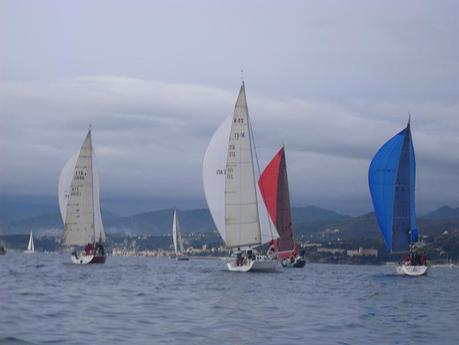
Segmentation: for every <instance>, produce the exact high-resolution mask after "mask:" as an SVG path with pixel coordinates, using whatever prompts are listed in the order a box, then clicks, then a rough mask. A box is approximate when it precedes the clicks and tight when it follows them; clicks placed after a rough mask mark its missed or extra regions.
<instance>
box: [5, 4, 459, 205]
mask: <svg viewBox="0 0 459 345" xmlns="http://www.w3.org/2000/svg"><path fill="white" fill-rule="evenodd" d="M458 12H459V3H458V2H457V1H442V2H441V4H438V3H436V2H432V1H427V0H426V1H423V0H421V1H418V0H416V1H415V0H409V1H403V2H400V1H371V2H369V1H363V0H361V1H353V2H351V3H347V2H343V1H338V0H336V1H335V0H330V1H320V2H306V1H289V2H288V4H286V3H285V2H282V1H262V0H256V1H250V2H247V1H243V0H235V1H231V2H219V1H213V0H198V1H192V2H190V1H184V0H172V1H148V0H137V1H130V2H126V1H90V0H81V1H66V2H60V1H53V0H43V1H40V2H29V1H22V0H14V1H12V0H11V1H10V0H6V1H2V2H1V3H0V26H1V27H0V28H1V30H0V121H1V122H0V135H1V137H0V159H1V162H2V163H1V165H0V179H1V181H0V188H1V193H3V194H17V193H22V194H55V192H56V184H57V182H56V181H57V179H58V175H59V172H60V169H61V167H62V165H63V164H64V162H65V160H66V159H67V158H68V157H69V156H70V154H71V153H72V152H74V151H76V150H77V149H78V147H79V145H80V144H81V141H82V140H83V137H84V134H85V131H86V129H87V126H88V124H89V123H92V124H93V128H94V142H95V145H96V152H97V155H98V162H99V166H100V175H101V178H102V196H103V198H105V200H111V202H112V204H113V205H115V204H116V202H115V201H116V200H121V199H122V198H124V199H125V200H127V199H129V200H141V201H139V207H142V208H143V209H148V208H149V207H148V204H149V201H148V200H150V202H151V204H153V202H154V203H155V205H156V206H157V207H159V206H160V205H164V206H174V205H175V204H177V205H178V206H187V207H193V206H195V205H196V206H203V204H204V202H203V192H202V185H201V162H202V157H203V154H204V151H205V148H206V145H207V143H208V141H209V139H210V137H211V135H212V133H213V131H214V130H215V128H216V127H217V126H218V124H219V123H220V121H222V119H223V118H224V117H225V116H227V115H230V114H231V112H232V109H233V106H234V101H235V98H236V94H237V88H238V78H239V70H240V69H241V68H244V70H245V72H244V73H245V77H246V81H247V92H248V102H249V109H250V113H251V115H252V120H253V124H254V131H255V137H256V141H257V143H256V144H257V147H258V150H259V157H260V161H261V162H260V165H261V166H263V165H264V164H265V163H266V162H267V161H268V160H269V158H270V157H271V156H272V154H273V153H274V152H275V150H276V149H277V148H278V147H279V146H280V145H281V144H282V143H283V142H284V143H285V144H286V146H287V159H288V163H289V167H288V168H289V173H290V179H289V181H290V184H291V195H292V198H293V200H294V203H296V204H317V205H319V206H325V207H332V208H334V209H336V210H338V211H343V212H353V213H355V212H362V211H366V210H369V209H370V207H371V206H370V203H369V197H368V188H367V176H366V174H367V168H368V164H369V161H370V159H371V157H372V156H373V154H374V153H375V152H376V150H377V149H378V148H379V147H380V146H381V145H382V144H383V143H384V142H385V141H386V140H387V139H388V138H389V137H391V136H392V135H394V134H395V133H397V132H398V131H399V130H400V129H402V128H403V127H404V126H405V123H406V121H407V114H408V112H411V113H412V115H413V135H414V140H415V148H416V153H417V163H418V184H417V191H418V208H419V210H420V211H421V212H422V211H425V210H429V209H430V208H433V207H436V206H440V205H441V204H445V203H447V204H451V205H456V206H457V205H458V203H459V198H458V195H459V178H458V177H457V176H458V174H457V171H458V169H459V153H458V150H457V148H458V147H459V141H458V136H457V133H458V130H459V119H458V112H459V103H458V101H457V95H458V94H459V64H458V61H459V46H458V45H457V33H458V32H459V22H458V21H457V13H458ZM136 198H137V199H136ZM184 200H187V201H186V202H185V201H184ZM130 204H131V205H132V204H135V202H134V201H132V202H130Z"/></svg>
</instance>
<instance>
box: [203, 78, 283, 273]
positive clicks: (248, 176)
mask: <svg viewBox="0 0 459 345" xmlns="http://www.w3.org/2000/svg"><path fill="white" fill-rule="evenodd" d="M255 164H257V166H258V163H257V158H256V150H255V145H254V142H253V133H252V127H251V124H250V118H249V113H248V108H247V101H246V94H245V86H244V83H242V85H241V89H240V91H239V96H238V98H237V101H236V105H235V108H234V113H233V115H232V116H229V117H228V118H227V119H226V120H225V121H224V122H223V123H222V124H221V125H220V127H219V128H218V129H217V131H216V132H215V133H214V135H213V137H212V139H211V140H210V143H209V146H208V147H207V151H206V154H205V156H204V162H203V184H204V191H205V195H206V200H207V204H208V206H209V210H210V212H211V214H212V218H213V220H214V223H215V225H216V226H217V229H218V231H219V233H220V236H221V237H222V239H223V241H224V242H225V244H226V246H227V247H228V248H231V249H232V250H233V256H232V258H231V259H230V261H229V262H228V263H227V267H228V270H230V271H237V272H248V271H273V270H275V269H276V266H277V264H278V263H277V260H275V258H274V257H268V256H267V255H262V254H261V253H260V252H258V251H257V248H259V247H260V246H262V245H263V244H266V243H268V242H270V241H272V240H273V239H276V238H278V237H279V234H278V233H277V231H276V229H275V226H274V224H273V223H272V222H271V220H270V217H269V215H268V213H267V210H266V206H265V205H264V203H263V202H262V201H261V193H260V190H259V188H258V185H257V183H256V181H257V177H256V171H255Z"/></svg>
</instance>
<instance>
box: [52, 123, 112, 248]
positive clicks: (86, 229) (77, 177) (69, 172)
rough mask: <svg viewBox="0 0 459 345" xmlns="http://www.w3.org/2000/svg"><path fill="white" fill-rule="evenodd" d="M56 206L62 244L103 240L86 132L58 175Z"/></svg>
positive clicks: (95, 184) (90, 151)
mask: <svg viewBox="0 0 459 345" xmlns="http://www.w3.org/2000/svg"><path fill="white" fill-rule="evenodd" d="M59 206H60V211H61V216H62V221H63V223H64V243H65V244H67V245H85V244H86V243H94V242H96V241H104V240H105V231H104V228H103V225H102V217H101V214H100V205H99V180H98V176H97V173H96V171H95V166H94V156H93V147H92V139H91V131H88V134H87V136H86V138H85V140H84V142H83V145H82V146H81V149H80V151H79V152H77V154H75V155H74V156H72V158H70V159H69V161H67V163H66V164H65V166H64V168H63V170H62V172H61V176H60V179H59Z"/></svg>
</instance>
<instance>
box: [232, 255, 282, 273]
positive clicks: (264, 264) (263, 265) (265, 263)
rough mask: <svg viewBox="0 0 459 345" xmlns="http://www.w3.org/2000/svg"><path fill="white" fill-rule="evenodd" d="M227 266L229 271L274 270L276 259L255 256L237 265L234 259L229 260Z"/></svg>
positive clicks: (276, 264) (276, 265)
mask: <svg viewBox="0 0 459 345" xmlns="http://www.w3.org/2000/svg"><path fill="white" fill-rule="evenodd" d="M227 266H228V270H229V271H231V272H274V271H275V270H276V269H277V267H278V261H277V260H272V259H268V258H260V257H257V258H256V259H255V260H249V261H248V262H247V263H245V264H243V265H239V266H237V265H236V260H231V261H229V262H228V263H227Z"/></svg>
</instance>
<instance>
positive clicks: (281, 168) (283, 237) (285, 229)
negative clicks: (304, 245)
mask: <svg viewBox="0 0 459 345" xmlns="http://www.w3.org/2000/svg"><path fill="white" fill-rule="evenodd" d="M258 185H259V187H260V190H261V194H262V196H263V200H264V202H265V204H266V207H267V209H268V213H269V215H270V217H271V220H272V221H273V223H274V225H275V226H276V229H277V232H278V233H279V236H280V237H279V238H278V239H276V240H274V241H272V243H271V244H270V245H271V246H272V247H271V248H272V250H273V251H274V253H275V255H276V258H277V259H278V260H279V261H280V263H281V264H282V266H284V267H304V266H305V264H306V261H305V260H304V257H303V255H300V253H299V247H298V244H297V243H296V242H295V240H294V238H293V226H292V215H291V211H290V194H289V190H288V177H287V164H286V159H285V150H284V147H282V148H281V149H280V150H279V151H278V152H277V153H276V155H275V156H274V157H273V159H272V160H271V162H269V164H268V165H267V166H266V168H265V170H263V172H262V174H261V176H260V179H259V180H258Z"/></svg>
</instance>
